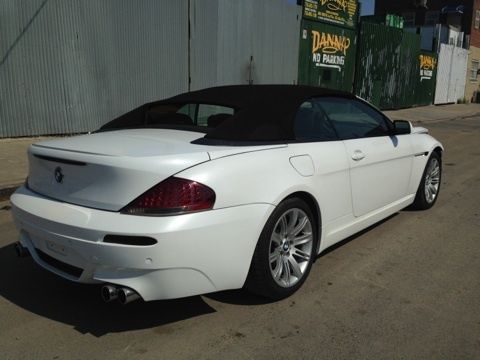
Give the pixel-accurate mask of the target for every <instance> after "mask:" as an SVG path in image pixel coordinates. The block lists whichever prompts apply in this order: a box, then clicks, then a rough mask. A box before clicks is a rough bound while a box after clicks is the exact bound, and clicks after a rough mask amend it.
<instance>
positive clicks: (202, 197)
mask: <svg viewBox="0 0 480 360" xmlns="http://www.w3.org/2000/svg"><path fill="white" fill-rule="evenodd" d="M214 203H215V192H214V191H213V190H212V189H210V188H209V187H208V186H206V185H203V184H200V183H198V182H196V181H192V180H186V179H181V178H176V177H170V178H168V179H166V180H164V181H162V182H161V183H159V184H158V185H155V186H154V187H153V188H151V189H150V190H148V191H147V192H146V193H144V194H143V195H141V196H140V197H138V198H137V199H135V200H134V201H133V202H132V203H130V204H129V205H127V206H126V207H125V208H124V209H122V211H121V212H122V213H124V214H132V215H175V214H183V213H187V212H193V211H202V210H209V209H212V208H213V205H214Z"/></svg>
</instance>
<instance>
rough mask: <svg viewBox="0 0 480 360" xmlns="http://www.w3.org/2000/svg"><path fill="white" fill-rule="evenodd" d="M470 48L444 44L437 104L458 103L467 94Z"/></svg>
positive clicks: (441, 54)
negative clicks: (466, 84) (466, 83)
mask: <svg viewBox="0 0 480 360" xmlns="http://www.w3.org/2000/svg"><path fill="white" fill-rule="evenodd" d="M467 63H468V50H465V49H462V48H458V47H455V46H453V45H446V44H442V45H441V47H440V54H439V57H438V72H437V84H436V89H435V104H448V103H456V102H457V100H459V99H462V98H463V97H464V96H465V82H466V77H467V67H468V64H467Z"/></svg>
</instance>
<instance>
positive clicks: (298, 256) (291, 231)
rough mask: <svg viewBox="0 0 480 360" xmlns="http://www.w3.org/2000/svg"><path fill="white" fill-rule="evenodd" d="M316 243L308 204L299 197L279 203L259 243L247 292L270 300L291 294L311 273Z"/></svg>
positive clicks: (313, 220)
mask: <svg viewBox="0 0 480 360" xmlns="http://www.w3.org/2000/svg"><path fill="white" fill-rule="evenodd" d="M316 242H317V226H316V222H315V219H314V216H313V213H312V211H311V209H310V207H309V206H308V205H307V203H306V202H305V201H303V200H301V199H299V198H290V199H287V200H285V201H284V202H282V203H281V204H280V205H279V206H278V207H277V208H276V209H275V210H274V211H273V213H272V215H270V218H269V219H268V221H267V223H266V224H265V227H264V228H263V231H262V233H261V235H260V238H259V240H258V243H257V246H256V248H255V253H254V255H253V259H252V264H251V266H250V271H249V274H248V277H247V282H246V288H247V290H249V291H250V292H253V293H256V294H259V295H262V296H265V297H268V298H270V299H273V300H279V299H283V298H285V297H288V296H290V295H292V294H293V293H294V292H295V291H297V290H298V289H299V288H300V287H301V286H302V284H303V283H304V282H305V279H306V278H307V276H308V274H309V272H310V268H311V267H312V262H313V259H314V256H315V251H316V250H315V249H316Z"/></svg>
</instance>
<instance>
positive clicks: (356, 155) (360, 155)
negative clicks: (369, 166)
mask: <svg viewBox="0 0 480 360" xmlns="http://www.w3.org/2000/svg"><path fill="white" fill-rule="evenodd" d="M352 159H353V160H355V161H360V160H362V159H365V154H364V153H363V151H361V150H355V151H354V152H353V155H352Z"/></svg>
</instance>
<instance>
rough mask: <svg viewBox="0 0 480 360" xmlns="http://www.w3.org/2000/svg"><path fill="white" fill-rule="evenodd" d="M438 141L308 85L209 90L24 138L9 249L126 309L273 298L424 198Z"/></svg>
mask: <svg viewBox="0 0 480 360" xmlns="http://www.w3.org/2000/svg"><path fill="white" fill-rule="evenodd" d="M442 152H443V148H442V145H441V144H440V143H439V142H438V141H437V140H435V139H434V138H433V137H431V136H430V135H428V132H427V130H426V129H424V128H417V127H412V125H411V124H410V123H409V122H407V121H395V122H392V121H390V120H389V119H388V118H387V117H386V116H385V115H383V114H382V113H381V112H380V111H378V110H377V109H375V108H374V107H372V106H371V105H369V104H368V103H366V102H365V101H363V100H361V99H359V98H357V97H355V96H353V95H351V94H347V93H341V92H336V91H330V90H325V89H321V88H313V87H302V86H288V85H264V86H248V85H247V86H228V87H217V88H211V89H206V90H201V91H196V92H190V93H186V94H182V95H179V96H176V97H173V98H170V99H167V100H163V101H159V102H153V103H149V104H146V105H144V106H141V107H139V108H137V109H135V110H133V111H131V112H129V113H127V114H125V115H123V116H121V117H119V118H117V119H115V120H113V121H111V122H109V123H107V124H106V125H104V126H103V127H102V128H101V129H100V130H98V131H97V132H95V133H93V134H88V135H82V136H76V137H72V138H62V139H58V140H53V141H45V142H41V143H38V144H34V145H32V146H31V147H30V148H29V151H28V157H29V163H30V170H29V175H28V179H27V181H26V183H25V186H23V187H21V188H19V189H18V190H17V191H16V192H15V193H14V194H13V195H12V197H11V203H12V211H13V216H14V219H15V223H16V225H17V227H18V229H19V231H20V241H19V243H17V244H16V250H17V253H18V254H19V255H20V256H26V255H31V256H32V257H33V259H34V260H35V261H36V262H37V263H38V264H39V265H41V266H42V267H44V268H46V269H47V270H50V271H51V272H54V273H56V274H58V275H60V276H62V277H64V278H66V279H69V280H72V281H77V282H82V283H103V284H105V286H103V287H102V296H103V298H104V299H105V300H106V301H110V300H114V299H119V300H120V302H122V303H124V304H125V303H128V302H130V301H133V300H135V299H138V298H142V299H143V300H145V301H151V300H158V299H171V298H180V297H185V296H191V295H196V294H204V293H210V292H216V291H219V290H226V289H236V288H242V287H244V286H245V287H246V288H247V289H249V290H251V291H253V292H255V293H258V294H261V295H264V296H267V297H270V298H272V299H281V298H284V297H286V296H289V295H291V294H292V293H293V292H295V291H296V290H297V289H298V288H299V287H300V286H301V285H302V283H303V282H304V281H305V279H306V277H307V275H308V273H309V271H310V268H311V266H312V262H313V261H314V260H315V258H316V257H317V255H318V254H319V253H321V252H322V251H324V250H325V249H326V248H328V247H329V246H331V245H333V244H335V243H337V242H339V241H340V240H342V239H345V238H347V237H349V236H350V235H352V234H354V233H356V232H358V231H359V230H362V229H365V228H366V227H368V226H370V225H372V224H374V223H376V222H378V221H379V220H382V219H384V218H386V217H388V216H389V215H391V214H393V213H395V212H397V211H399V210H401V209H403V208H405V207H407V206H410V205H412V206H413V207H415V208H417V209H428V208H430V207H431V206H432V205H433V204H434V203H435V201H436V200H437V197H438V194H439V189H440V182H441V170H442V165H441V164H442V163H441V159H442Z"/></svg>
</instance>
